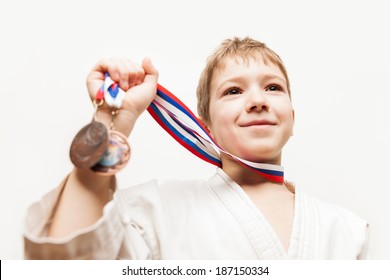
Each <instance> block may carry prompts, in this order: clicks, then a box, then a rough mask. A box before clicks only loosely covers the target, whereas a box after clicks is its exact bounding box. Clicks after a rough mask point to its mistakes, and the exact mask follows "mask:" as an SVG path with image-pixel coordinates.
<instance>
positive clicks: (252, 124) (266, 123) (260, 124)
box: [241, 120, 275, 127]
mask: <svg viewBox="0 0 390 280" xmlns="http://www.w3.org/2000/svg"><path fill="white" fill-rule="evenodd" d="M272 125H275V123H274V122H271V121H267V120H259V121H253V122H248V123H245V124H243V125H241V126H242V127H266V126H272Z"/></svg>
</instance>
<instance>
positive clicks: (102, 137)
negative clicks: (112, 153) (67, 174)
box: [70, 121, 109, 168]
mask: <svg viewBox="0 0 390 280" xmlns="http://www.w3.org/2000/svg"><path fill="white" fill-rule="evenodd" d="M108 144H109V137H108V131H107V128H106V126H105V125H104V124H102V123H101V122H97V121H92V122H91V123H89V124H87V125H86V126H84V127H83V128H82V129H81V130H80V131H79V132H78V133H77V134H76V136H75V137H74V139H73V141H72V144H71V146H70V160H71V161H72V163H73V164H74V165H75V166H76V167H79V168H90V167H92V166H94V165H95V164H96V163H98V162H99V161H100V159H101V158H102V157H103V156H104V153H105V151H106V149H107V146H108Z"/></svg>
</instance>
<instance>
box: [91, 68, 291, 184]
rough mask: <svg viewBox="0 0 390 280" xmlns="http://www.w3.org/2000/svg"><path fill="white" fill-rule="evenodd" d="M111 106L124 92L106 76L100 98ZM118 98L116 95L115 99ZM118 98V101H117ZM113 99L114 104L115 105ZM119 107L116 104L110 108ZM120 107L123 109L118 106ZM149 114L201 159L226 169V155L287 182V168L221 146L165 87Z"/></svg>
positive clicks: (153, 102)
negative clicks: (224, 158) (247, 157)
mask: <svg viewBox="0 0 390 280" xmlns="http://www.w3.org/2000/svg"><path fill="white" fill-rule="evenodd" d="M103 93H104V99H105V100H106V102H107V99H106V96H108V98H109V102H110V103H109V102H107V104H108V105H109V106H112V107H115V108H120V107H121V105H122V102H123V98H122V94H124V92H123V90H121V89H120V88H119V86H118V85H117V84H116V83H115V82H114V81H112V80H111V78H110V77H109V76H108V74H106V80H105V82H104V84H103V86H102V88H101V89H100V90H99V92H98V93H97V95H96V99H98V96H99V97H100V98H102V97H103ZM114 95H115V96H114ZM117 98H118V99H117ZM111 99H113V100H112V102H111ZM110 104H115V105H110ZM118 105H119V107H117V106H118ZM147 110H148V112H149V113H150V115H151V116H152V117H153V118H154V119H155V121H156V122H157V123H158V124H159V125H160V126H161V127H162V128H163V129H164V130H165V131H166V132H168V133H169V135H171V136H172V137H173V138H174V139H175V140H176V141H177V142H179V143H180V144H181V145H182V146H183V147H185V148H186V149H187V150H189V151H190V152H191V153H193V154H194V155H196V156H197V157H199V158H201V159H203V160H204V161H207V162H209V163H211V164H213V165H215V166H218V167H222V162H221V157H220V153H221V152H222V153H225V154H228V155H230V156H231V157H232V158H234V159H235V160H236V161H237V162H238V163H240V164H242V165H244V166H246V167H247V168H249V169H251V170H252V171H254V172H256V173H258V174H260V175H262V176H263V177H265V178H267V179H268V180H270V181H274V182H278V183H283V182H284V173H283V167H281V166H279V165H274V164H265V163H258V162H251V161H247V160H245V159H242V158H239V157H237V156H235V155H232V154H231V153H229V152H228V151H226V150H225V149H223V148H222V147H221V146H219V145H218V143H216V142H215V140H214V139H213V137H212V136H211V135H210V133H209V132H208V131H207V129H206V128H205V126H204V125H203V123H202V122H201V121H200V120H199V119H198V118H197V117H196V116H195V115H194V113H193V112H192V111H191V110H190V109H189V108H188V107H187V106H186V105H185V104H184V103H183V102H181V101H180V100H179V99H178V98H177V97H176V96H175V95H173V94H172V93H171V92H169V91H168V90H167V89H165V88H164V87H162V86H161V85H157V95H156V97H155V99H154V100H153V101H152V103H151V104H150V106H149V107H148V109H147Z"/></svg>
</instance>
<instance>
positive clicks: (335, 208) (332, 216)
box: [302, 193, 368, 231]
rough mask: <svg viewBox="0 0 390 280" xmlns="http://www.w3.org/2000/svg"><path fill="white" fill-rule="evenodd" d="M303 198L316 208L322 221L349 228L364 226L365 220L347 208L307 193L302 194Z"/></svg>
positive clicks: (354, 228) (365, 224) (355, 228)
mask: <svg viewBox="0 0 390 280" xmlns="http://www.w3.org/2000/svg"><path fill="white" fill-rule="evenodd" d="M302 196H303V197H304V199H305V200H307V201H311V203H312V204H314V205H315V206H316V208H317V211H318V214H319V217H320V221H322V223H330V224H332V225H333V226H336V225H345V226H347V227H349V228H350V229H351V230H353V231H355V230H357V229H361V228H364V229H365V228H366V227H367V224H368V223H367V221H366V220H364V219H362V218H361V217H359V216H358V215H356V214H355V213H354V212H352V211H351V210H349V209H346V208H344V207H341V206H339V205H336V204H332V203H328V202H324V201H321V200H319V199H317V198H314V197H312V196H310V195H307V194H304V193H303V194H302Z"/></svg>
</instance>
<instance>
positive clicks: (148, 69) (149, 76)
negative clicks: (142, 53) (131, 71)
mask: <svg viewBox="0 0 390 280" xmlns="http://www.w3.org/2000/svg"><path fill="white" fill-rule="evenodd" d="M142 68H143V69H144V70H145V78H144V81H145V82H147V83H153V84H156V83H157V81H158V70H157V68H156V67H154V65H153V64H152V61H151V59H150V58H149V57H145V58H144V59H143V61H142Z"/></svg>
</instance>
